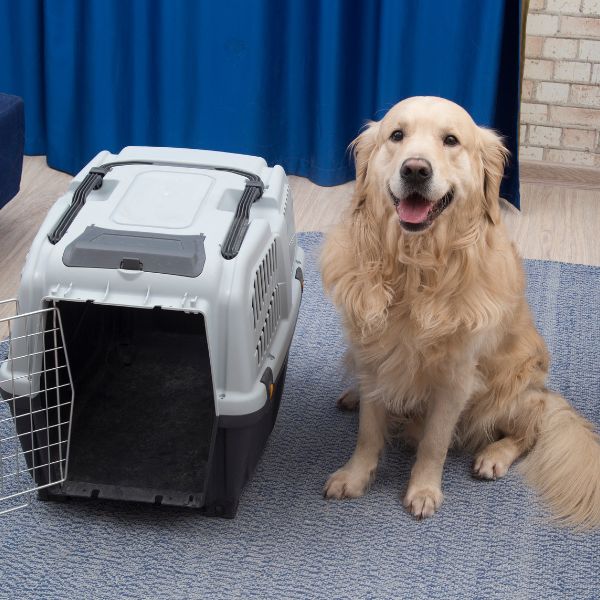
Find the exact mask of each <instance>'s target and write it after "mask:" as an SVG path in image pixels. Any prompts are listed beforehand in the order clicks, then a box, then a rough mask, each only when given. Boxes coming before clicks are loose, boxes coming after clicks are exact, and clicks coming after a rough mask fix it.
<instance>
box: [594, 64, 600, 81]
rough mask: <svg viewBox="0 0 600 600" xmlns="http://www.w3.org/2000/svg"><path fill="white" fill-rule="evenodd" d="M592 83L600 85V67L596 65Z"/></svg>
mask: <svg viewBox="0 0 600 600" xmlns="http://www.w3.org/2000/svg"><path fill="white" fill-rule="evenodd" d="M592 83H600V65H594V68H593V69H592Z"/></svg>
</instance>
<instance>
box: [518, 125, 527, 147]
mask: <svg viewBox="0 0 600 600" xmlns="http://www.w3.org/2000/svg"><path fill="white" fill-rule="evenodd" d="M526 139H527V125H525V124H522V125H521V126H520V127H519V143H520V144H524V143H525V140H526Z"/></svg>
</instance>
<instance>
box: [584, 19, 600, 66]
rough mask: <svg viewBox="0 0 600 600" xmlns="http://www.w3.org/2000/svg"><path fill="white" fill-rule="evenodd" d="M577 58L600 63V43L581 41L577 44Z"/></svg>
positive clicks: (599, 20)
mask: <svg viewBox="0 0 600 600" xmlns="http://www.w3.org/2000/svg"><path fill="white" fill-rule="evenodd" d="M598 22H600V19H598ZM579 58H581V59H583V60H591V61H595V62H600V41H595V40H581V41H580V42H579Z"/></svg>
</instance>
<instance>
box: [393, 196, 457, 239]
mask: <svg viewBox="0 0 600 600" xmlns="http://www.w3.org/2000/svg"><path fill="white" fill-rule="evenodd" d="M389 191H390V195H391V197H392V200H393V202H394V206H395V207H396V212H397V213H398V218H399V219H400V225H402V227H404V229H406V230H407V231H423V230H424V229H427V228H428V227H429V226H430V225H431V224H432V223H433V221H434V220H435V219H436V218H437V217H439V216H440V215H441V214H442V212H443V211H444V210H445V209H446V208H447V207H448V206H449V205H450V203H451V202H452V199H453V198H454V191H453V190H452V189H450V190H448V192H447V193H446V194H445V195H444V196H442V197H441V198H440V199H439V200H436V201H432V200H429V199H428V198H425V197H424V196H421V194H419V193H418V192H413V193H411V194H409V195H408V196H406V197H405V198H397V197H396V196H395V195H394V194H393V193H392V190H389Z"/></svg>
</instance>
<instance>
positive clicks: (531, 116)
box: [521, 102, 548, 123]
mask: <svg viewBox="0 0 600 600" xmlns="http://www.w3.org/2000/svg"><path fill="white" fill-rule="evenodd" d="M521 121H522V122H523V123H546V122H547V121H548V107H547V106H546V105H545V104H530V103H529V102H522V103H521Z"/></svg>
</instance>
